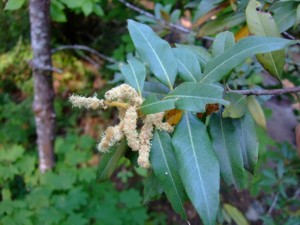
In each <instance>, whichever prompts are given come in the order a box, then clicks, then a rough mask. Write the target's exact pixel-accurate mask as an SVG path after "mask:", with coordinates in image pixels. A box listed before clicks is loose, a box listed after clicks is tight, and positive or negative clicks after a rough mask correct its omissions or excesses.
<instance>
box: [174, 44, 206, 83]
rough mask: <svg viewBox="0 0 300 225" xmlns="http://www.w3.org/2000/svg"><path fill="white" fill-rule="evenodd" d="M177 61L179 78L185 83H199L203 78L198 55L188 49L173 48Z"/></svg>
mask: <svg viewBox="0 0 300 225" xmlns="http://www.w3.org/2000/svg"><path fill="white" fill-rule="evenodd" d="M172 50H173V53H174V55H175V57H176V59H177V63H178V72H179V76H180V77H181V78H182V79H183V80H184V81H191V82H197V81H198V80H199V78H200V76H201V67H200V63H199V62H198V59H197V55H196V54H195V53H193V52H192V51H190V50H188V49H186V48H173V49H172Z"/></svg>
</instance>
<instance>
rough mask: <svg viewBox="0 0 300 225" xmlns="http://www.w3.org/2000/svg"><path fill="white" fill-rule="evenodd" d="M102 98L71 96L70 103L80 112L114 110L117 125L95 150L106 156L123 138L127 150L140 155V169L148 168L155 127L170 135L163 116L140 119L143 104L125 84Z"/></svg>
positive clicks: (168, 126)
mask: <svg viewBox="0 0 300 225" xmlns="http://www.w3.org/2000/svg"><path fill="white" fill-rule="evenodd" d="M104 98H105V100H103V99H101V100H99V99H98V98H96V96H94V97H92V98H85V97H81V96H76V95H72V96H70V98H69V99H70V101H71V102H72V104H73V106H76V107H79V108H81V107H85V108H87V109H98V108H101V109H106V108H107V107H109V106H115V107H117V109H118V111H119V120H120V123H119V124H117V125H116V126H113V127H112V126H110V127H108V128H107V129H106V131H105V132H104V134H103V136H102V139H101V141H100V143H99V144H98V150H99V151H100V152H108V151H109V148H110V147H111V146H113V145H115V144H116V143H118V142H119V141H120V140H121V139H122V138H123V137H124V136H125V137H126V139H127V144H128V146H129V147H130V148H131V149H132V150H133V151H138V153H139V157H138V164H139V166H141V167H144V168H149V167H150V161H149V154H150V149H151V139H152V137H153V130H154V128H155V127H156V128H157V129H159V130H163V131H167V132H172V131H173V127H172V126H170V125H169V124H168V123H164V122H162V121H163V117H164V112H161V113H155V114H150V115H142V114H141V113H140V112H139V108H140V106H141V105H142V103H143V98H142V97H141V96H140V95H139V94H138V93H137V92H136V91H135V90H134V89H133V88H132V87H131V86H129V85H127V84H122V85H120V86H118V87H115V88H113V89H111V90H109V91H108V92H106V93H105V95H104ZM139 120H141V121H142V122H143V125H142V128H141V129H140V130H139V131H138V128H137V122H138V121H139Z"/></svg>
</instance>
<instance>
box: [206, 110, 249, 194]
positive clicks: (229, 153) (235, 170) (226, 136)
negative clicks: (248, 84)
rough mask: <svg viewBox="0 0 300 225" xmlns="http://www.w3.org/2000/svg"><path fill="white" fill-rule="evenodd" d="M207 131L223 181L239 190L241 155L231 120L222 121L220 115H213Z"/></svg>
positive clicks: (241, 165)
mask: <svg viewBox="0 0 300 225" xmlns="http://www.w3.org/2000/svg"><path fill="white" fill-rule="evenodd" d="M209 131H210V136H211V139H212V144H213V147H214V150H215V152H216V155H217V157H218V160H219V164H220V169H221V175H222V177H223V179H224V181H225V182H226V183H227V184H228V185H231V184H234V186H235V187H236V188H238V189H240V188H241V187H243V186H244V165H243V155H242V152H241V149H240V143H239V138H238V136H237V132H236V130H235V127H234V126H233V123H232V119H223V118H222V117H221V114H220V113H216V114H213V115H212V116H211V118H210V121H209Z"/></svg>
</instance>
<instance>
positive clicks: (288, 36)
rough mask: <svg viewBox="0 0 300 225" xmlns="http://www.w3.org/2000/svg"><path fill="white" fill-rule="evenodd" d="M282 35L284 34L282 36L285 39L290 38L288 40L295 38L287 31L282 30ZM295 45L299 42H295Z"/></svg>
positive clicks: (299, 44)
mask: <svg viewBox="0 0 300 225" xmlns="http://www.w3.org/2000/svg"><path fill="white" fill-rule="evenodd" d="M282 35H283V36H284V37H286V38H287V39H290V40H296V38H295V37H294V36H293V35H291V34H289V33H288V32H286V31H285V32H282ZM296 45H298V46H300V43H298V42H297V43H296Z"/></svg>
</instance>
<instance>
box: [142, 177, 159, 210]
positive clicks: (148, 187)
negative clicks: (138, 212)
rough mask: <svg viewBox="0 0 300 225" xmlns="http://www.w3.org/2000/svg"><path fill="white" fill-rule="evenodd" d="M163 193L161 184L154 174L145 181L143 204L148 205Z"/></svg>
mask: <svg viewBox="0 0 300 225" xmlns="http://www.w3.org/2000/svg"><path fill="white" fill-rule="evenodd" d="M162 192H163V188H162V186H161V185H160V184H159V182H158V180H157V178H156V177H155V176H154V174H153V172H152V173H151V174H150V175H149V176H148V177H147V179H145V181H144V200H143V204H146V203H148V202H149V201H151V200H152V199H154V198H155V197H157V196H159V195H160V194H161V193H162Z"/></svg>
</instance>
